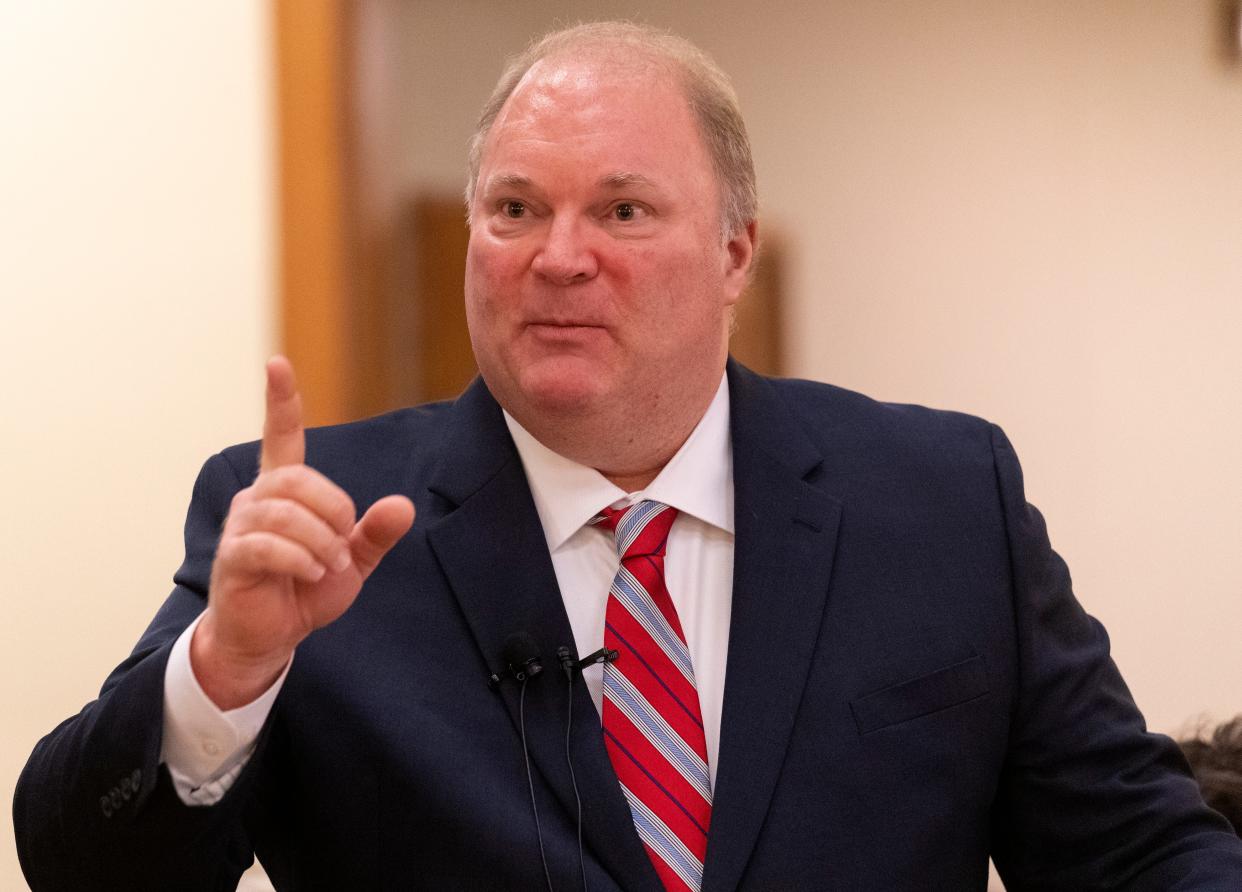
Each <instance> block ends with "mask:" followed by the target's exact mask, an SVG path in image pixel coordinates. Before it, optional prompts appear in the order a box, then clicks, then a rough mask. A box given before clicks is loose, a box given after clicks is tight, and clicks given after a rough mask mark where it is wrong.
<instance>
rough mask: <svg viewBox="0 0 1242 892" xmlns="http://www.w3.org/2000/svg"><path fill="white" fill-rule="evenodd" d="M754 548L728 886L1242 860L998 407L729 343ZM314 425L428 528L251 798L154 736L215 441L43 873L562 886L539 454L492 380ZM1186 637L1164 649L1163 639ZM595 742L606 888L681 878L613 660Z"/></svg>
mask: <svg viewBox="0 0 1242 892" xmlns="http://www.w3.org/2000/svg"><path fill="white" fill-rule="evenodd" d="M729 384H730V395H731V400H732V416H733V421H732V435H733V449H734V461H735V465H734V478H735V483H736V533H737V539H736V542H737V546H736V555H735V576H734V586H733V608H732V628H731V631H730V637H729V650H728V664H727V676H726V681H725V697H724V713H723V720H722V733H721V743H720V755H719V765H718V777H717V784H716V789H715V804H714V811H713V814H712V824H711V833H710V841H709V844H708V853H707V862H706V869H705V875H704V884H703V888H704V890H714V892H723V890H729V889H749V890H778V889H779V890H784V889H843V890H865V889H875V890H890V892H891V890H904V889H911V890H913V889H918V890H941V889H943V890H970V889H975V890H981V889H983V888H984V887H985V884H986V874H987V858H988V856H989V854H991V855H992V856H993V857H994V858H995V860H996V862H997V864H998V865H999V867H1000V869H1001V871H1002V873H1003V874H1004V876H1005V878H1006V881H1007V882H1008V884H1009V886H1010V888H1011V889H1065V890H1089V889H1135V890H1161V892H1167V890H1173V889H1195V890H1205V889H1219V890H1226V889H1230V890H1237V889H1239V888H1242V844H1240V843H1239V841H1238V839H1237V838H1236V837H1235V836H1233V835H1232V833H1230V832H1229V831H1228V829H1227V826H1226V825H1225V823H1224V822H1223V820H1221V819H1219V817H1218V816H1216V815H1215V814H1214V813H1213V812H1210V811H1209V810H1207V809H1206V808H1205V807H1204V806H1203V805H1202V802H1201V800H1200V798H1199V795H1198V792H1197V789H1196V787H1195V785H1194V783H1193V781H1192V780H1191V779H1190V778H1189V777H1188V775H1187V773H1186V770H1185V765H1184V762H1183V760H1182V758H1181V756H1180V754H1179V752H1178V750H1177V749H1176V747H1175V746H1174V744H1172V743H1171V742H1170V741H1169V740H1168V739H1166V738H1163V737H1159V736H1155V735H1151V734H1148V733H1146V731H1145V729H1144V725H1143V720H1142V717H1141V716H1140V714H1139V712H1138V710H1137V709H1136V708H1135V706H1134V703H1133V702H1132V700H1131V698H1130V695H1129V693H1128V692H1127V690H1126V687H1125V684H1124V683H1123V682H1122V679H1121V678H1120V676H1119V675H1118V673H1117V670H1116V668H1115V666H1114V665H1113V663H1112V661H1111V660H1110V658H1109V656H1108V641H1107V637H1106V635H1105V633H1104V630H1103V629H1102V628H1101V627H1100V626H1099V624H1098V623H1096V622H1095V621H1094V620H1093V619H1091V618H1090V617H1089V616H1088V615H1087V614H1086V613H1084V612H1083V610H1082V608H1081V607H1080V606H1079V604H1078V602H1077V601H1076V600H1075V599H1074V596H1073V594H1072V592H1071V590H1070V579H1069V574H1068V572H1067V571H1066V568H1065V566H1064V564H1063V563H1062V561H1061V560H1060V559H1059V558H1058V557H1057V556H1056V555H1055V554H1054V553H1053V552H1052V550H1051V549H1050V547H1049V544H1048V540H1047V537H1046V535H1045V531H1044V525H1043V521H1042V519H1041V518H1040V516H1039V514H1038V513H1037V512H1036V511H1035V510H1034V509H1033V508H1031V507H1030V506H1029V505H1027V504H1026V501H1025V498H1024V495H1023V488H1022V479H1021V472H1020V470H1019V466H1018V462H1017V460H1016V458H1015V456H1014V453H1013V451H1012V449H1011V448H1010V445H1009V443H1008V442H1007V441H1006V439H1005V437H1004V435H1003V434H1002V433H1001V432H1000V431H999V429H997V428H995V427H993V426H990V425H988V424H986V423H985V422H982V421H979V420H978V419H974V418H970V417H967V416H964V415H958V414H952V413H944V412H934V411H930V410H926V409H922V408H917V407H910V406H893V405H885V404H879V403H876V402H873V401H871V400H868V399H866V398H864V397H861V396H858V395H856V394H852V393H848V392H845V391H842V390H840V389H837V388H833V387H830V386H826V385H822V384H813V383H808V382H801V381H774V380H768V379H764V378H760V377H758V376H756V375H753V374H751V373H750V372H747V371H746V370H744V369H742V368H740V367H738V366H736V365H733V364H731V365H730V369H729ZM308 461H309V463H310V464H312V465H314V466H316V467H318V468H320V469H321V470H323V471H324V472H325V473H326V474H328V475H329V476H330V477H331V478H333V479H334V480H336V481H337V482H338V483H339V484H340V485H342V486H343V487H344V488H345V489H346V490H347V491H349V493H350V494H351V495H352V496H353V498H354V499H355V501H356V502H357V504H358V506H359V509H360V510H362V509H365V507H366V506H367V505H369V504H370V503H371V502H373V501H374V500H376V499H377V498H379V497H381V496H384V495H387V494H389V493H393V492H397V493H405V494H407V495H409V496H410V497H411V498H412V499H413V500H414V501H415V503H416V504H417V507H418V520H417V523H416V524H415V526H414V529H413V530H412V531H411V532H410V534H409V535H407V536H406V537H405V538H404V539H403V540H402V541H401V542H400V543H399V544H398V545H397V546H396V547H395V548H394V550H393V551H392V552H391V553H390V554H389V555H388V557H387V558H386V559H385V560H384V562H383V563H382V564H381V565H380V567H379V568H378V569H377V570H376V572H375V574H374V575H373V576H372V577H371V579H370V580H369V581H368V582H367V584H366V586H365V587H364V588H363V590H362V593H361V594H360V596H359V598H358V600H357V602H356V603H355V605H354V606H353V607H352V608H351V609H350V610H349V611H348V612H347V613H346V614H345V615H344V616H343V617H342V618H341V619H340V620H339V621H337V622H336V623H334V624H332V625H330V626H328V627H326V628H324V629H322V630H320V631H318V632H316V633H314V634H313V635H311V636H310V637H309V638H308V639H307V640H306V641H305V642H304V643H303V644H302V645H301V646H300V647H299V649H298V653H297V656H296V658H295V660H294V663H293V668H292V670H291V672H290V674H289V677H288V679H287V682H286V684H285V687H284V689H283V690H282V692H281V694H280V697H279V699H278V701H277V705H276V707H275V709H274V711H273V713H272V716H271V718H270V720H269V721H268V723H267V725H266V727H265V729H264V731H263V733H262V735H261V738H260V742H259V746H258V750H257V752H256V754H255V756H254V758H253V759H252V760H251V762H250V763H249V765H248V767H247V768H246V769H245V771H244V772H243V774H242V776H241V777H240V779H239V780H238V782H237V784H236V785H235V787H234V788H233V789H232V790H231V792H230V793H229V795H228V796H227V797H226V798H225V799H224V800H223V802H221V803H220V804H218V805H216V806H213V807H210V808H199V809H192V808H187V807H185V806H183V805H181V803H180V802H179V800H178V799H177V798H176V795H175V793H174V792H173V790H172V788H171V784H170V782H169V779H168V776H167V772H166V770H164V769H163V768H161V767H160V766H159V765H158V753H159V746H160V728H161V701H162V697H161V692H162V687H163V674H164V665H165V662H166V659H167V655H168V651H169V649H170V647H171V644H172V641H173V640H174V639H175V638H176V636H177V635H178V634H179V633H180V632H181V631H182V630H183V629H184V628H185V626H186V625H187V624H188V623H189V622H190V621H191V620H192V619H193V618H194V616H195V615H197V614H198V613H199V612H200V611H201V610H202V609H203V607H204V604H205V595H206V591H207V584H208V576H209V571H210V566H211V561H212V555H213V552H214V549H215V544H216V538H217V535H218V530H219V528H220V525H221V522H222V520H223V518H224V515H225V512H226V511H227V509H228V506H229V500H230V498H231V497H232V495H233V494H234V493H235V492H236V491H237V490H239V489H240V488H242V487H244V486H246V485H248V484H249V483H250V482H251V480H252V479H253V476H254V474H255V469H256V465H257V447H256V445H255V444H253V443H252V444H249V445H244V446H239V447H234V448H231V449H227V450H225V451H224V452H222V453H220V454H219V455H216V456H214V457H213V458H212V459H211V460H209V461H208V462H207V464H206V465H205V466H204V468H203V471H202V473H201V475H200V477H199V480H198V482H197V483H196V485H195V489H194V497H193V501H192V504H191V507H190V512H189V517H188V520H187V523H186V559H185V563H184V564H183V565H182V567H181V569H180V571H179V572H178V574H177V576H176V583H177V587H176V589H175V590H174V591H173V593H172V595H171V596H170V597H169V599H168V600H167V602H166V603H165V604H164V606H163V608H162V609H161V610H160V611H159V614H158V615H157V616H156V618H155V619H154V621H153V622H152V624H151V626H150V627H149V628H148V630H147V631H146V633H145V634H144V635H143V637H142V639H141V641H140V642H139V643H138V645H137V647H136V649H135V650H134V652H133V654H132V655H131V656H130V657H129V658H128V659H127V660H126V661H125V662H124V663H123V664H122V665H121V666H120V667H118V669H117V670H116V671H115V672H114V673H113V674H112V675H111V676H110V677H109V679H108V680H107V682H106V683H105V685H104V687H103V690H102V691H101V693H100V697H99V699H98V700H96V701H95V702H93V703H91V704H89V705H88V706H87V707H86V708H85V709H84V710H83V711H82V712H81V713H80V714H79V715H78V716H76V717H75V718H73V719H70V720H68V721H67V722H66V723H64V724H63V725H61V726H60V727H59V728H57V729H56V730H55V731H54V732H53V733H52V734H51V735H49V736H48V737H47V738H45V739H44V740H43V741H42V742H41V743H40V744H39V745H38V747H37V748H36V750H35V752H34V754H33V756H32V757H31V760H30V762H29V764H28V766H27V768H26V771H25V773H24V774H23V776H22V780H21V782H20V785H19V788H18V793H17V797H16V802H15V818H16V827H17V834H18V843H19V849H20V852H21V858H22V864H23V867H24V869H25V870H26V873H27V876H28V877H29V879H30V881H31V884H32V886H33V887H34V888H35V889H36V890H42V889H73V890H86V889H96V888H100V889H126V890H137V889H178V890H188V889H231V888H233V885H235V884H236V880H237V876H238V875H239V874H240V873H241V871H242V870H243V869H244V868H245V867H246V866H247V865H248V864H249V863H250V860H251V853H252V852H254V851H257V852H258V854H259V856H260V858H261V859H262V860H263V862H264V864H265V865H266V866H267V868H268V871H269V873H270V875H271V876H272V878H273V880H274V881H275V883H276V885H277V887H278V888H282V889H331V890H341V889H366V890H373V889H403V890H404V889H414V888H426V889H531V890H538V889H541V888H544V880H543V872H542V868H541V866H540V858H539V844H538V840H537V837H536V831H535V824H534V821H533V819H532V815H531V803H530V794H529V792H528V789H527V781H526V775H525V771H524V767H523V756H522V742H521V739H520V737H519V734H518V689H517V686H516V685H515V684H507V685H505V686H503V687H502V688H501V689H500V690H499V691H493V690H490V689H489V688H488V685H487V684H486V679H487V677H488V676H489V674H491V673H492V672H493V671H495V670H498V669H499V668H500V666H501V663H502V659H501V654H502V652H503V650H504V644H505V640H506V638H507V637H508V636H510V635H511V634H512V633H514V632H516V631H526V632H529V633H530V634H531V635H533V636H534V637H535V639H536V640H537V641H538V643H539V644H540V646H541V647H542V651H543V654H544V655H545V657H546V658H548V659H547V660H546V661H547V662H548V663H551V662H553V661H552V660H551V659H550V657H551V655H552V653H553V652H554V650H555V648H556V647H557V646H558V645H562V644H566V645H568V644H572V641H573V637H572V634H571V632H570V627H569V623H568V620H567V618H566V614H565V610H564V607H563V602H562V599H561V595H560V593H559V591H558V589H557V583H556V579H555V576H554V574H553V570H552V564H551V560H550V558H549V556H548V551H547V547H546V543H545V540H544V537H543V532H542V529H541V527H540V524H539V519H538V516H537V514H536V511H535V508H534V505H533V503H532V500H531V497H530V493H529V490H528V488H527V484H526V479H525V476H524V474H523V471H522V466H521V462H520V460H519V458H518V455H517V452H516V451H515V449H514V446H513V443H512V441H511V440H510V437H509V435H508V432H507V430H506V428H505V425H504V423H503V420H502V417H501V413H500V409H499V407H498V406H497V405H496V403H495V401H494V400H493V399H492V397H491V395H490V394H489V393H488V391H487V389H486V388H485V387H484V386H483V385H482V384H481V383H477V382H476V384H475V385H474V386H472V387H471V389H470V390H468V391H467V392H466V393H465V394H464V395H463V396H462V397H461V398H460V399H459V400H457V401H456V402H455V403H451V404H440V405H434V406H429V407H424V408H415V409H408V410H404V411H400V412H396V413H394V414H391V415H386V416H383V417H380V418H376V419H372V420H369V421H364V422H360V423H357V424H350V425H344V426H340V427H334V428H325V429H320V430H315V431H311V432H310V433H309V435H308ZM1155 658H1158V655H1155ZM569 696H570V695H569V694H568V693H567V686H566V682H565V679H564V678H563V677H562V676H561V675H560V674H559V673H557V672H547V673H545V674H544V675H543V676H541V677H540V678H538V679H536V680H535V681H533V682H532V683H531V685H530V687H529V688H528V690H527V694H526V702H525V713H526V715H525V720H526V733H527V742H528V744H529V748H530V756H531V760H532V762H533V765H534V787H535V789H534V795H535V798H536V801H537V803H538V808H539V816H540V819H541V822H542V837H543V844H544V846H545V848H546V851H547V858H548V863H549V866H550V869H551V874H552V881H553V883H554V885H555V888H556V889H557V890H571V889H576V888H579V880H578V844H577V835H576V833H577V828H576V821H575V806H574V794H573V789H572V786H571V781H570V775H569V770H568V768H567V763H566V754H565V729H566V712H567V709H568V707H569ZM572 697H573V713H574V716H575V720H574V723H573V731H572V740H571V746H572V754H573V765H574V768H575V770H576V775H577V784H578V788H579V790H580V792H581V800H582V834H583V840H584V842H583V848H584V852H585V862H586V864H585V867H586V872H587V876H588V879H589V882H590V888H591V889H592V890H595V892H606V890H617V889H626V890H643V892H648V890H649V892H655V890H657V889H658V881H657V879H656V876H655V873H654V871H653V870H652V868H651V866H650V864H649V862H648V861H647V858H646V855H645V853H644V851H643V849H642V846H641V843H640V842H639V840H638V838H637V835H636V834H635V832H634V829H633V826H632V824H631V820H630V815H629V811H628V809H627V806H626V803H625V801H624V799H623V798H622V794H621V792H620V789H619V787H618V785H617V782H616V779H615V776H614V775H613V773H612V770H611V767H610V765H609V762H608V758H607V755H606V753H605V751H604V747H603V744H602V741H601V734H600V728H599V721H598V717H597V715H596V713H595V711H594V709H593V706H592V704H591V700H590V698H589V697H588V695H587V693H586V690H585V688H584V687H583V686H582V685H581V684H579V685H578V686H577V687H576V688H575V689H574V690H573V693H572Z"/></svg>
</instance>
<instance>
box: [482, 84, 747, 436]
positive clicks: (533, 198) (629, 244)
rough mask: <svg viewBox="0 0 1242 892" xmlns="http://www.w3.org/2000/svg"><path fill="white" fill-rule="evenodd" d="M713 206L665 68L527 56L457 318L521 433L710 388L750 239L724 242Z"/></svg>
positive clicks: (486, 167)
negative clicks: (463, 320) (461, 315)
mask: <svg viewBox="0 0 1242 892" xmlns="http://www.w3.org/2000/svg"><path fill="white" fill-rule="evenodd" d="M719 209H720V200H719V189H718V185H717V181H716V177H715V174H714V171H713V168H712V165H711V161H710V158H709V156H708V154H707V151H706V149H705V148H704V146H703V144H702V139H701V138H700V135H699V131H698V127H697V125H696V123H695V121H694V119H693V117H692V115H691V111H690V109H689V107H688V106H687V104H686V100H685V99H684V97H683V96H682V94H681V91H680V89H679V88H678V86H677V85H676V84H675V83H674V82H673V79H672V77H671V76H670V75H669V74H668V73H667V72H665V71H664V70H663V69H655V70H652V71H650V72H634V71H630V70H627V71H624V72H619V73H618V72H615V71H610V66H609V64H608V62H607V61H606V60H597V61H586V62H581V61H577V62H576V61H569V60H564V59H551V60H544V61H543V62H540V63H538V64H537V65H536V66H535V67H534V68H532V69H531V71H530V72H529V73H528V74H527V75H526V77H525V78H524V79H523V81H522V82H521V83H520V84H519V86H518V88H517V89H516V90H515V91H514V93H513V95H512V96H511V97H510V98H509V101H508V102H507V103H506V105H505V107H504V108H503V109H502V110H501V112H500V115H499V116H498V117H497V119H496V122H495V124H494V125H493V127H492V129H491V132H490V133H489V135H488V138H487V141H486V143H485V145H484V149H483V156H482V163H481V166H480V170H479V176H478V183H477V186H476V188H475V194H474V196H473V201H472V204H471V229H470V247H469V253H468V258H467V262H466V313H467V319H468V321H469V325H470V335H471V340H472V342H473V345H474V352H475V356H476V358H477V360H478V363H479V368H480V370H481V371H482V373H483V377H484V378H485V379H486V381H487V383H488V385H489V387H490V388H491V389H492V392H493V393H494V394H495V395H496V397H497V398H498V399H499V401H500V402H501V404H502V405H504V406H505V408H507V409H508V410H509V411H510V412H512V413H513V414H514V416H515V417H517V418H518V420H519V421H521V422H522V423H523V424H525V425H527V426H528V427H529V426H530V425H531V423H532V421H536V422H537V421H547V420H549V419H553V420H556V419H559V420H562V421H564V420H566V419H569V420H572V419H573V418H574V417H580V416H581V414H582V413H588V414H590V413H594V414H595V416H596V417H607V416H608V415H609V413H612V414H613V415H616V414H617V413H616V412H615V411H614V410H615V409H616V407H618V406H619V405H621V404H622V403H625V404H626V405H628V406H629V407H630V408H631V410H634V409H636V410H637V411H638V412H643V411H651V412H654V413H657V414H658V413H660V412H665V413H667V412H668V411H669V405H670V404H671V403H673V401H676V400H682V399H686V398H687V397H693V399H694V400H697V401H699V402H703V400H702V399H700V396H699V394H700V393H701V392H702V391H703V389H704V388H705V387H706V388H708V393H707V397H706V398H710V393H711V392H714V390H715V386H716V383H717V382H718V381H719V377H720V374H721V371H722V370H723V367H724V360H725V356H726V353H727V344H728V320H729V313H728V308H729V307H730V305H732V304H733V303H735V302H736V300H737V298H738V296H739V294H740V293H741V290H742V288H743V286H744V284H745V278H746V268H747V267H748V265H749V262H750V258H751V236H752V234H753V231H751V232H744V233H741V234H740V235H739V236H738V237H736V238H732V239H730V240H727V241H726V240H725V239H724V238H723V237H722V235H721V232H720V210H719ZM703 408H705V402H703V405H698V406H696V407H694V411H699V412H701V411H702V409H703ZM625 414H627V413H626V412H625V411H624V410H623V411H621V412H620V415H622V416H624V415H625Z"/></svg>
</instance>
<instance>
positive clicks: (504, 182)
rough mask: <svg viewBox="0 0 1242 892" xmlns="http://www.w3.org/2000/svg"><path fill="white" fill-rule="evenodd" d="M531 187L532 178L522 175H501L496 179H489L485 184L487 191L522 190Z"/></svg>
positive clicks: (495, 177) (497, 175)
mask: <svg viewBox="0 0 1242 892" xmlns="http://www.w3.org/2000/svg"><path fill="white" fill-rule="evenodd" d="M530 185H531V180H530V177H524V176H522V175H521V174H520V173H500V174H496V176H494V177H488V179H487V182H486V183H485V184H484V188H485V189H489V190H491V189H522V188H525V187H527V186H530Z"/></svg>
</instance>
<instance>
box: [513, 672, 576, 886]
mask: <svg viewBox="0 0 1242 892" xmlns="http://www.w3.org/2000/svg"><path fill="white" fill-rule="evenodd" d="M527 681H528V679H527V677H526V675H525V674H524V673H523V674H522V690H521V693H519V694H518V728H519V730H520V731H521V733H522V760H523V761H524V762H525V763H526V785H527V787H528V788H529V789H530V810H531V811H532V812H534V814H535V837H536V838H537V839H538V840H539V860H540V862H542V864H543V878H544V879H545V880H547V882H548V892H555V890H554V889H553V888H552V874H551V872H550V871H549V870H548V856H547V854H546V853H545V852H544V850H543V831H542V830H541V829H540V827H539V806H538V805H536V804H535V781H534V779H533V778H532V777H531V772H530V751H529V750H528V749H527V746H526V682H527ZM577 792H578V788H577V784H576V783H575V785H574V795H577ZM579 808H581V806H579ZM579 833H581V826H579Z"/></svg>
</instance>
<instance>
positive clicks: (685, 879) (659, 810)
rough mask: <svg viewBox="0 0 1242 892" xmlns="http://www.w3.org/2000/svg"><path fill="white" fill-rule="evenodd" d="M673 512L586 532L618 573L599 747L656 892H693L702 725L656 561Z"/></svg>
mask: <svg viewBox="0 0 1242 892" xmlns="http://www.w3.org/2000/svg"><path fill="white" fill-rule="evenodd" d="M676 516H677V509H675V508H670V507H668V506H667V505H661V504H660V503H659V502H651V501H644V502H638V503H636V504H634V505H631V506H630V507H629V508H628V509H626V510H624V511H615V510H613V509H611V508H605V509H604V510H603V512H601V514H600V515H599V516H598V517H597V518H595V520H594V521H592V522H593V523H597V524H599V525H600V526H603V527H607V528H608V529H611V530H612V531H613V534H614V536H615V537H616V543H617V553H618V554H619V555H620V556H621V567H620V569H618V570H617V575H616V578H615V579H613V582H612V587H611V588H610V589H609V592H608V608H607V611H606V613H605V618H604V646H605V647H607V648H610V649H615V650H617V651H618V652H619V653H620V658H619V659H618V660H616V661H615V662H611V663H606V664H605V666H604V744H605V747H606V748H607V750H608V756H609V758H610V759H611V760H612V766H613V769H614V770H615V771H616V773H617V779H618V780H620V781H621V790H622V792H623V793H624V794H625V798H626V800H627V801H628V802H629V806H630V813H631V814H632V815H633V817H634V827H635V828H636V829H637V830H638V835H639V837H640V838H641V839H642V841H643V844H644V845H645V846H646V848H647V855H648V856H649V857H650V858H651V863H652V864H654V865H655V869H656V873H658V874H659V875H660V879H661V881H663V883H664V887H665V888H666V889H668V890H670V892H671V890H679V892H680V890H686V889H690V890H694V892H698V890H699V887H700V886H701V885H702V881H703V858H704V856H705V855H706V854H707V830H708V825H709V823H710V821H711V813H712V788H711V777H710V775H709V774H708V770H707V744H706V741H705V739H704V736H703V715H702V713H701V712H700V710H699V692H698V688H697V687H696V686H695V683H694V667H693V666H692V665H691V663H690V652H689V650H688V649H687V648H686V636H685V634H684V633H683V632H682V629H681V622H680V621H679V620H678V618H677V610H676V608H674V607H673V602H672V599H670V598H669V594H668V587H667V586H666V585H665V584H664V553H665V548H666V546H667V544H668V532H669V529H670V528H671V527H672V525H673V520H674V518H676Z"/></svg>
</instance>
